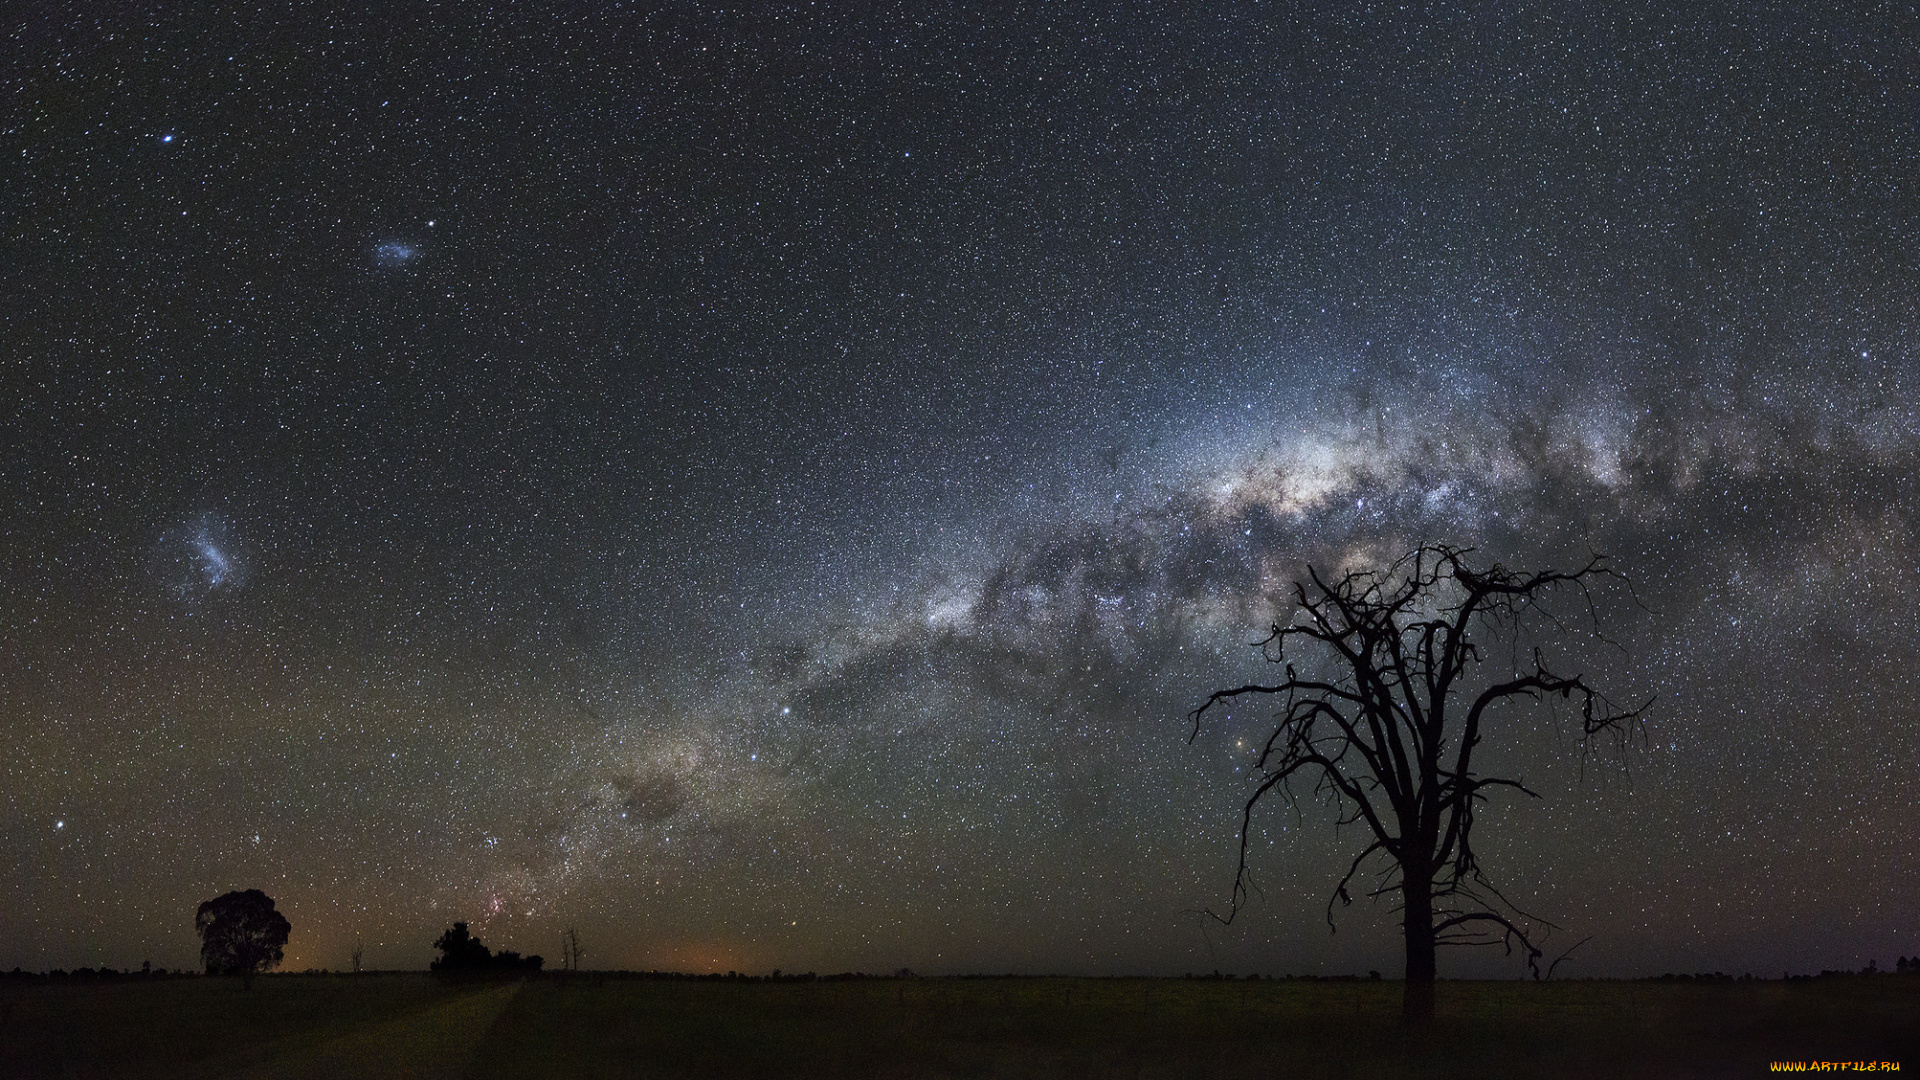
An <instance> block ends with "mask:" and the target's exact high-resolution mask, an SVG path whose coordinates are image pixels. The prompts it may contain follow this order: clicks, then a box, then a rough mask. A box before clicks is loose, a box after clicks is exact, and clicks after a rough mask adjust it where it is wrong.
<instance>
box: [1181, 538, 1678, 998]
mask: <svg viewBox="0 0 1920 1080" xmlns="http://www.w3.org/2000/svg"><path fill="white" fill-rule="evenodd" d="M1472 554H1473V553H1472V551H1471V549H1461V548H1454V547H1447V546H1441V545H1428V546H1423V547H1421V548H1418V549H1416V550H1415V551H1413V552H1410V553H1409V554H1407V555H1405V556H1403V557H1401V558H1400V559H1398V560H1396V561H1395V562H1393V563H1392V564H1391V565H1389V566H1387V567H1386V568H1384V569H1380V570H1358V571H1353V572H1351V573H1348V574H1346V575H1345V576H1343V577H1340V578H1339V579H1338V580H1335V581H1331V582H1329V581H1328V580H1327V579H1326V578H1324V577H1322V576H1321V574H1320V573H1319V571H1317V570H1315V569H1314V568H1312V567H1308V568H1307V580H1305V581H1301V582H1296V583H1295V585H1294V603H1295V605H1296V609H1295V611H1294V614H1293V617H1292V619H1291V621H1289V622H1288V623H1287V624H1285V625H1281V624H1279V623H1277V622H1276V623H1275V624H1274V626H1273V630H1272V633H1271V634H1270V635H1268V637H1267V638H1266V640H1265V641H1263V642H1261V643H1260V648H1261V650H1262V652H1263V654H1264V655H1265V656H1266V658H1267V659H1268V660H1269V661H1271V662H1273V663H1276V664H1283V665H1285V672H1286V678H1285V679H1284V680H1282V681H1280V682H1278V683H1276V684H1274V685H1271V686H1264V685H1248V686H1240V687H1235V688H1234V689H1231V690H1221V691H1218V692H1216V693H1214V694H1213V695H1212V696H1210V697H1209V698H1207V701H1206V704H1204V705H1202V706H1200V707H1199V708H1198V709H1195V710H1194V711H1193V713H1192V714H1191V719H1192V721H1193V733H1192V735H1190V736H1189V737H1188V741H1189V742H1191V741H1192V740H1193V738H1195V737H1197V736H1198V735H1199V733H1200V725H1201V721H1202V720H1203V719H1204V717H1205V716H1206V713H1207V711H1208V710H1209V709H1212V708H1213V707H1214V706H1216V705H1220V704H1222V703H1223V702H1230V701H1232V700H1234V699H1236V698H1241V697H1248V696H1255V697H1277V698H1278V699H1279V700H1280V711H1279V713H1278V716H1277V719H1278V721H1279V723H1278V726H1277V727H1275V728H1274V731H1273V734H1272V736H1270V737H1269V738H1268V739H1267V740H1266V743H1265V745H1264V746H1263V747H1262V748H1261V750H1260V755H1259V759H1258V761H1257V762H1256V766H1255V770H1256V771H1255V776H1256V779H1257V780H1258V784H1257V786H1256V787H1255V789H1254V792H1253V794H1252V796H1250V797H1249V798H1248V799H1247V802H1246V807H1245V809H1244V811H1243V813H1242V815H1241V822H1240V860H1239V867H1238V869H1237V871H1236V872H1235V875H1234V882H1233V901H1232V907H1231V909H1230V910H1229V912H1228V914H1227V915H1226V916H1225V917H1224V918H1222V921H1224V922H1231V921H1232V920H1233V918H1234V916H1235V915H1236V914H1238V912H1239V910H1240V908H1241V906H1242V904H1243V902H1244V901H1245V899H1246V895H1247V887H1248V881H1249V879H1248V869H1247V837H1248V830H1249V829H1250V827H1251V825H1252V821H1253V811H1254V807H1255V806H1257V805H1258V804H1259V803H1260V800H1261V799H1263V798H1264V797H1266V795H1267V794H1268V793H1269V792H1272V791H1274V790H1275V789H1279V790H1280V791H1281V793H1282V794H1283V795H1284V796H1285V797H1286V798H1288V799H1289V800H1291V799H1293V798H1294V797H1295V795H1296V792H1295V790H1294V783H1295V781H1296V779H1297V778H1302V777H1304V778H1307V779H1310V780H1311V781H1312V787H1311V790H1312V792H1313V794H1315V795H1317V796H1320V797H1322V798H1325V799H1327V800H1328V801H1330V802H1332V803H1334V804H1335V805H1336V806H1338V807H1339V808H1340V810H1341V815H1342V816H1341V819H1340V823H1341V824H1343V825H1344V824H1350V823H1353V822H1356V821H1358V822H1364V823H1365V824H1366V826H1367V829H1368V831H1369V832H1370V833H1371V843H1369V844H1368V845H1367V846H1366V848H1365V849H1364V850H1362V851H1361V852H1360V853H1359V854H1358V855H1357V856H1355V857H1354V859H1353V862H1352V863H1351V864H1350V865H1349V866H1348V868H1347V872H1346V874H1345V876H1343V877H1342V878H1341V879H1340V882H1339V884H1338V885H1336V886H1335V887H1334V892H1333V895H1332V897H1330V898H1329V899H1328V900H1327V923H1328V925H1329V926H1330V927H1331V926H1332V925H1333V905H1334V902H1335V901H1336V900H1337V901H1339V902H1340V903H1342V904H1343V905H1344V904H1351V903H1352V902H1353V898H1352V896H1351V895H1350V894H1349V893H1348V891H1347V886H1348V884H1349V883H1351V882H1352V881H1353V879H1354V877H1355V875H1356V874H1358V873H1359V871H1360V868H1361V866H1362V864H1364V863H1366V862H1367V860H1368V859H1370V858H1372V857H1374V856H1376V855H1384V856H1385V858H1386V860H1387V862H1388V864H1389V865H1387V866H1386V867H1385V869H1384V871H1383V873H1382V876H1381V879H1380V884H1379V886H1378V887H1377V888H1376V889H1374V890H1372V892H1371V893H1370V894H1369V895H1372V896H1375V897H1378V896H1389V895H1393V894H1396V893H1397V894H1398V901H1399V905H1398V908H1399V911H1400V913H1401V916H1402V926H1403V928H1404V932H1405V937H1406V949H1407V967H1406V989H1405V997H1404V999H1403V1001H1402V1015H1403V1018H1404V1019H1405V1020H1406V1021H1407V1022H1409V1023H1421V1022H1425V1021H1427V1020H1430V1019H1432V1017H1433V1006H1434V997H1433V993H1434V975H1435V963H1434V961H1435V951H1436V946H1439V945H1453V944H1495V943H1504V944H1505V945H1506V946H1507V948H1508V950H1509V951H1511V950H1512V948H1513V946H1514V945H1515V944H1516V943H1517V944H1518V945H1519V946H1520V948H1521V949H1522V950H1523V952H1524V955H1525V958H1526V962H1527V964H1528V967H1529V969H1530V970H1531V971H1532V972H1533V973H1534V975H1535V977H1536V978H1537V977H1540V975H1541V971H1540V966H1539V961H1540V959H1541V955H1542V953H1541V949H1540V943H1539V942H1538V941H1536V940H1535V936H1536V934H1537V933H1538V928H1541V927H1545V928H1547V929H1551V924H1549V923H1546V922H1545V921H1544V920H1540V919H1536V918H1532V917H1530V916H1528V915H1526V914H1525V913H1524V912H1522V911H1520V910H1519V909H1518V908H1516V907H1514V906H1513V904H1511V903H1510V902H1508V901H1507V899H1506V897H1505V896H1503V895H1501V893H1500V891H1499V890H1498V889H1496V888H1495V887H1494V886H1493V885H1492V883H1491V882H1489V881H1488V879H1487V877H1486V875H1485V874H1484V873H1482V871H1481V866H1480V861H1479V859H1478V858H1477V857H1476V856H1475V854H1474V850H1473V844H1472V840H1473V825H1474V814H1475V808H1476V806H1477V805H1478V804H1480V803H1482V802H1485V801H1486V798H1487V796H1486V792H1487V790H1488V789H1489V788H1512V789H1514V790H1516V791H1520V792H1523V793H1525V794H1527V795H1530V796H1533V797H1535V798H1538V797H1539V796H1538V795H1536V794H1535V793H1534V792H1532V791H1530V790H1528V789H1527V788H1526V786H1525V785H1523V784H1522V783H1521V782H1520V781H1519V780H1517V779H1511V778H1507V777H1496V776H1482V775H1479V774H1477V773H1476V772H1475V771H1474V761H1473V753H1474V750H1475V748H1477V747H1478V746H1479V745H1480V743H1481V740H1482V739H1483V738H1485V736H1486V733H1487V732H1486V726H1487V724H1488V723H1489V721H1490V720H1491V719H1492V718H1493V713H1494V711H1495V709H1496V707H1497V706H1500V705H1502V704H1503V703H1507V702H1511V701H1514V700H1516V699H1518V700H1521V701H1537V700H1539V699H1541V698H1543V697H1547V698H1552V697H1559V698H1561V699H1566V700H1569V701H1574V702H1578V703H1579V709H1580V717H1581V720H1580V726H1581V733H1582V737H1583V739H1584V740H1592V739H1594V738H1595V737H1598V736H1602V735H1609V736H1613V737H1617V738H1621V739H1624V738H1626V737H1627V736H1629V735H1631V734H1632V733H1633V732H1634V731H1635V730H1637V725H1638V722H1639V718H1640V717H1641V715H1642V714H1643V713H1644V712H1645V710H1646V708H1647V705H1650V704H1652V702H1651V701H1649V702H1647V703H1646V704H1643V705H1641V706H1640V707H1639V708H1636V709H1626V710H1622V709H1619V708H1616V707H1615V706H1614V705H1613V704H1612V703H1611V702H1609V701H1608V700H1607V699H1606V698H1605V697H1603V696H1602V695H1601V694H1600V693H1599V692H1598V691H1596V690H1595V689H1594V688H1593V687H1592V686H1590V685H1588V683H1587V681H1586V678H1585V677H1584V676H1582V675H1562V674H1559V673H1557V672H1555V671H1553V670H1551V669H1550V668H1549V667H1548V666H1547V663H1546V661H1545V660H1544V659H1543V658H1542V656H1541V653H1540V651H1539V649H1537V648H1535V649H1532V650H1531V653H1530V655H1529V656H1528V658H1526V659H1524V660H1523V659H1521V647H1522V643H1523V638H1524V637H1525V636H1526V635H1527V634H1528V633H1529V632H1531V631H1532V630H1533V629H1534V627H1533V625H1532V620H1531V619H1530V618H1529V616H1530V615H1533V614H1535V613H1538V614H1539V615H1541V616H1542V617H1544V618H1547V619H1551V618H1552V615H1551V613H1550V612H1547V611H1545V610H1544V609H1543V608H1541V607H1540V606H1539V605H1540V602H1541V601H1542V600H1543V599H1544V598H1545V597H1546V595H1547V594H1549V593H1551V592H1554V591H1556V590H1569V589H1570V590H1573V591H1574V592H1576V593H1578V595H1579V597H1580V599H1581V600H1582V601H1584V602H1585V605H1586V610H1587V615H1588V617H1589V619H1591V620H1592V621H1593V622H1594V624H1595V625H1596V626H1597V624H1598V619H1597V615H1596V612H1595V608H1594V605H1593V599H1592V595H1591V593H1590V592H1589V589H1590V586H1591V585H1593V584H1594V583H1596V582H1597V581H1600V580H1602V579H1616V580H1621V581H1624V579H1622V578H1621V577H1620V575H1619V574H1618V573H1616V572H1615V571H1614V570H1613V569H1612V568H1611V567H1610V566H1609V565H1608V563H1607V560H1606V559H1605V558H1604V557H1602V556H1595V557H1594V558H1593V559H1592V560H1591V561H1589V562H1588V563H1587V564H1586V565H1585V566H1582V567H1581V568H1580V569H1578V570H1574V571H1571V572H1562V571H1554V570H1546V571H1540V572H1536V573H1519V572H1515V571H1512V570H1508V569H1507V568H1505V567H1503V566H1500V565H1499V564H1497V563H1494V564H1490V565H1488V566H1486V567H1485V568H1477V567H1476V566H1474V565H1473V563H1472V562H1471V561H1470V560H1469V556H1470V555H1472ZM1476 636H1481V637H1488V638H1502V639H1504V640H1505V642H1506V644H1507V645H1508V646H1509V648H1510V649H1511V652H1510V653H1509V660H1508V662H1507V663H1505V664H1501V665H1496V666H1495V668H1494V674H1493V675H1492V677H1487V676H1486V675H1485V674H1482V665H1483V664H1484V663H1485V662H1486V661H1487V657H1486V656H1485V655H1483V653H1482V651H1481V644H1480V641H1478V640H1476ZM1601 640H1605V639H1604V638H1602V639H1601ZM1303 646H1304V647H1306V648H1305V649H1304V650H1303V648H1302V647H1303ZM1303 651H1306V652H1313V653H1318V654H1319V655H1318V656H1316V657H1314V659H1315V660H1319V661H1322V662H1323V663H1324V666H1323V667H1322V668H1321V669H1320V670H1321V671H1322V672H1323V674H1324V677H1312V676H1309V675H1306V674H1302V673H1301V672H1300V671H1299V670H1298V669H1297V668H1296V667H1295V663H1294V662H1295V660H1296V659H1304V658H1303V657H1301V656H1300V655H1299V654H1301V653H1302V652H1303ZM1462 705H1464V712H1463V711H1462V709H1461V706H1462ZM1216 917H1219V916H1216ZM1576 947H1577V946H1576ZM1562 958H1563V959H1564V956H1563V957H1562ZM1557 962H1558V961H1556V962H1555V963H1557ZM1551 973H1552V966H1551V965H1549V966H1548V968H1547V971H1546V974H1549V975H1550V974H1551Z"/></svg>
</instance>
